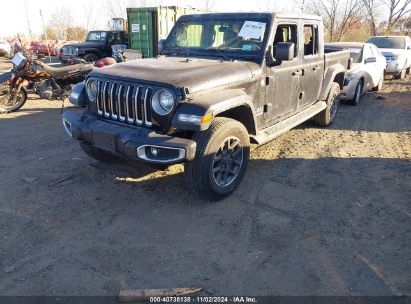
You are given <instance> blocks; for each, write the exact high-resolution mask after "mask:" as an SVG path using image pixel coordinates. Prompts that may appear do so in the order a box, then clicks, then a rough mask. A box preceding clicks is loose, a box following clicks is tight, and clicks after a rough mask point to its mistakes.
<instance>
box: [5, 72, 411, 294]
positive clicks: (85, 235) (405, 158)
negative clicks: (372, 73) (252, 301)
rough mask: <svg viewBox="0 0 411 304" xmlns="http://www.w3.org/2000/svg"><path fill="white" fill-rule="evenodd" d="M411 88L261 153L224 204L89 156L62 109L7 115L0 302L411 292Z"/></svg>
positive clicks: (346, 109)
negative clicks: (150, 294)
mask: <svg viewBox="0 0 411 304" xmlns="http://www.w3.org/2000/svg"><path fill="white" fill-rule="evenodd" d="M410 88H411V78H410V77H409V78H408V79H407V80H404V81H389V82H387V85H386V87H385V89H384V91H383V92H382V93H381V94H378V95H380V96H381V97H382V98H383V99H377V98H376V97H377V96H378V95H377V94H375V93H369V94H366V95H365V96H363V98H362V100H361V102H360V104H359V105H358V106H357V107H352V106H349V105H343V106H341V108H340V111H339V113H338V118H337V122H336V123H335V124H334V125H333V126H332V127H331V128H329V129H321V128H317V127H315V126H314V125H313V124H311V123H306V124H304V125H303V126H300V127H298V128H296V129H294V130H292V131H290V132H288V133H287V134H285V135H283V136H281V137H280V138H278V139H276V140H274V141H272V142H270V143H268V144H266V145H264V146H262V147H259V148H256V147H254V150H253V152H252V160H251V162H250V166H249V168H248V172H247V174H246V176H245V179H244V181H243V182H242V184H241V186H240V188H239V189H238V191H236V192H235V194H234V195H232V196H231V197H229V198H227V199H225V200H223V201H221V202H219V203H207V202H205V201H201V200H199V199H198V197H196V196H195V195H192V194H191V193H189V192H188V191H187V189H186V188H185V185H184V180H183V176H182V166H174V167H171V168H170V170H169V171H167V172H157V171H154V170H152V169H150V168H147V167H144V166H142V165H139V164H131V163H125V164H117V165H107V164H102V163H98V162H96V161H93V160H91V159H90V158H88V157H87V156H86V155H85V154H83V152H82V151H81V150H80V147H79V146H78V145H77V144H76V143H74V142H72V140H71V139H70V138H69V137H67V135H66V134H65V132H64V130H63V127H62V125H61V118H60V104H59V103H57V102H52V101H44V100H37V99H34V97H32V98H31V99H30V100H29V101H28V103H27V104H26V105H25V106H24V108H23V109H22V110H21V111H19V112H18V113H14V114H8V115H0V151H1V157H0V282H1V283H0V294H1V295H22V294H23V295H116V294H117V292H118V290H119V289H120V288H168V287H188V286H199V287H203V288H204V289H205V291H204V294H205V295H207V294H214V295H220V294H225V295H238V294H242V295H244V294H248V295H308V294H311V295H393V294H395V295H402V294H410V293H411V282H410V270H411V260H410V257H411V245H410V244H411V238H410V236H411V201H410V197H411V178H410V177H411V166H410V158H411V138H410V135H411V133H410V130H411V91H410Z"/></svg>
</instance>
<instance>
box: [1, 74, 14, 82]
mask: <svg viewBox="0 0 411 304" xmlns="http://www.w3.org/2000/svg"><path fill="white" fill-rule="evenodd" d="M12 76H13V72H11V71H10V72H5V73H3V74H1V75H0V84H3V83H5V82H6V81H8V80H9V79H10V78H12Z"/></svg>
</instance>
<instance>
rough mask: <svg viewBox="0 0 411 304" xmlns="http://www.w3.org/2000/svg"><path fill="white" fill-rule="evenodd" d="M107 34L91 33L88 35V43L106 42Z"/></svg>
mask: <svg viewBox="0 0 411 304" xmlns="http://www.w3.org/2000/svg"><path fill="white" fill-rule="evenodd" d="M106 37H107V33H106V32H90V33H88V35H87V39H86V41H89V42H104V41H105V40H106Z"/></svg>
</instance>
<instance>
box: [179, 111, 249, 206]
mask: <svg viewBox="0 0 411 304" xmlns="http://www.w3.org/2000/svg"><path fill="white" fill-rule="evenodd" d="M194 140H195V141H196V142H197V151H196V156H195V159H194V160H193V161H191V162H188V163H186V164H185V168H184V177H185V180H186V182H187V185H188V187H189V188H190V189H191V190H193V191H194V192H196V193H198V194H200V195H201V196H203V197H205V198H207V199H209V200H214V201H215V200H220V199H223V198H224V197H226V196H228V195H229V194H231V193H232V192H233V191H234V190H235V189H236V188H237V187H238V185H239V184H240V182H241V180H242V178H243V176H244V173H245V171H246V169H247V164H248V160H249V158H250V139H249V135H248V132H247V129H246V128H245V127H244V125H243V124H241V123H240V122H238V121H236V120H233V119H230V118H223V117H217V118H215V119H214V120H213V122H212V123H211V125H210V127H209V128H208V129H207V130H206V131H203V132H198V133H196V134H195V136H194Z"/></svg>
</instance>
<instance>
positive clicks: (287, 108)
mask: <svg viewBox="0 0 411 304" xmlns="http://www.w3.org/2000/svg"><path fill="white" fill-rule="evenodd" d="M278 42H293V43H294V44H295V52H294V59H293V60H291V61H283V62H282V63H281V64H279V65H276V66H273V67H267V70H266V71H267V72H266V76H267V77H266V83H267V86H266V88H267V90H266V105H265V109H264V121H265V126H269V125H271V124H273V123H275V122H277V121H280V120H283V119H285V118H287V117H289V116H291V115H292V114H294V113H295V112H296V110H297V106H298V95H299V91H300V75H301V68H302V66H301V57H300V55H299V42H298V23H297V22H295V23H292V22H290V23H280V24H278V26H277V29H276V32H275V36H274V42H273V55H274V58H275V53H276V44H277V43H278Z"/></svg>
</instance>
